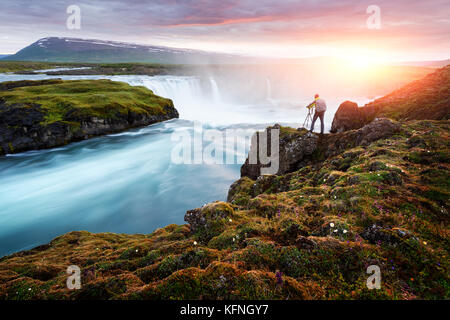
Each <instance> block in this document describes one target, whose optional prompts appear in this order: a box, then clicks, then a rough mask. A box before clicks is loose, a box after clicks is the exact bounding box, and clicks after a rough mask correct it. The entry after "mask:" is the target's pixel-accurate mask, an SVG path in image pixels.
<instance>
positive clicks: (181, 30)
mask: <svg viewBox="0 0 450 320" xmlns="http://www.w3.org/2000/svg"><path fill="white" fill-rule="evenodd" d="M69 5H78V6H79V7H80V9H81V28H80V29H79V30H69V29H68V28H67V27H66V20H67V18H68V16H69V15H68V14H67V13H66V10H67V7H68V6H69ZM370 5H376V6H378V7H379V8H380V28H379V29H370V28H368V26H367V20H368V18H369V17H370V16H371V14H368V13H367V8H368V7H369V6H370ZM0 7H1V10H0V53H14V52H16V51H18V50H19V49H21V48H23V47H24V46H27V45H29V44H30V43H32V42H34V41H36V40H38V39H40V38H43V37H49V36H66V37H77V38H86V39H102V40H118V41H126V42H134V43H141V44H159V45H166V46H173V47H184V48H196V49H203V50H209V51H219V52H230V53H241V54H249V55H261V56H273V57H309V56H346V55H350V56H354V55H367V56H371V57H373V58H379V59H381V60H438V59H448V58H450V40H449V39H450V1H448V0H427V1H424V0H370V1H365V0H360V1H356V0H354V1H349V0H339V1H337V0H333V1H322V0H147V1H145V0H127V1H125V0H123V1H119V0H113V1H106V0H90V1H88V0H83V1H78V0H70V1H64V0H46V1H36V0H1V1H0ZM371 21H372V22H373V20H371Z"/></svg>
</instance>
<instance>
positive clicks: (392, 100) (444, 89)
mask: <svg viewBox="0 0 450 320" xmlns="http://www.w3.org/2000/svg"><path fill="white" fill-rule="evenodd" d="M449 106H450V65H448V66H446V67H444V68H441V69H438V70H436V71H435V72H433V73H431V74H429V75H427V76H426V77H425V78H423V79H420V80H417V81H414V82H411V83H410V84H407V85H406V86H404V87H402V88H400V89H398V90H395V91H394V92H392V93H391V94H388V95H387V96H385V97H383V98H380V99H377V100H375V101H374V102H371V103H369V104H367V105H366V106H365V107H364V108H368V109H370V108H373V109H375V110H377V112H376V113H377V115H379V116H386V117H391V118H394V119H405V120H412V119H417V120H422V119H431V120H447V119H449V118H450V108H449Z"/></svg>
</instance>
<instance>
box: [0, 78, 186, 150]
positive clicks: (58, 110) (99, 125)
mask: <svg viewBox="0 0 450 320" xmlns="http://www.w3.org/2000/svg"><path fill="white" fill-rule="evenodd" d="M173 118H178V111H177V110H176V109H175V108H174V106H173V102H172V101H171V100H170V99H166V98H162V97H159V96H156V95H154V94H153V92H152V91H150V90H148V89H147V88H144V87H135V86H130V85H128V84H125V83H121V82H113V81H110V80H73V81H69V80H67V81H65V80H60V79H53V80H40V81H16V82H3V83H1V84H0V155H1V154H11V153H17V152H23V151H27V150H36V149H44V148H52V147H57V146H62V145H65V144H67V143H70V142H73V141H79V140H83V139H88V138H90V137H93V136H98V135H104V134H110V133H115V132H120V131H123V130H127V129H130V128H135V127H140V126H146V125H149V124H153V123H157V122H161V121H165V120H169V119H173Z"/></svg>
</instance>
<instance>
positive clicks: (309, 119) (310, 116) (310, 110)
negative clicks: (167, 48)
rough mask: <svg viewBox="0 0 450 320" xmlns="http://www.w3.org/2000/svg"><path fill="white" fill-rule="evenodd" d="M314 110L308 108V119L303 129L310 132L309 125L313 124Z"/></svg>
mask: <svg viewBox="0 0 450 320" xmlns="http://www.w3.org/2000/svg"><path fill="white" fill-rule="evenodd" d="M312 109H313V108H308V114H307V115H306V119H305V121H304V122H303V127H304V128H305V129H308V130H309V125H310V123H312V119H313V112H312Z"/></svg>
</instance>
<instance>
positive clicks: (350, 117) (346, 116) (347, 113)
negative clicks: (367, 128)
mask: <svg viewBox="0 0 450 320" xmlns="http://www.w3.org/2000/svg"><path fill="white" fill-rule="evenodd" d="M364 123H365V117H364V116H363V113H362V112H361V111H360V108H359V107H358V105H357V104H356V103H354V102H351V101H345V102H343V103H342V104H341V105H340V106H339V108H338V109H337V111H336V114H335V115H334V118H333V123H332V125H331V130H330V131H331V132H332V133H336V132H337V133H339V132H344V131H348V130H354V129H359V128H361V127H362V126H363V125H364Z"/></svg>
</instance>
